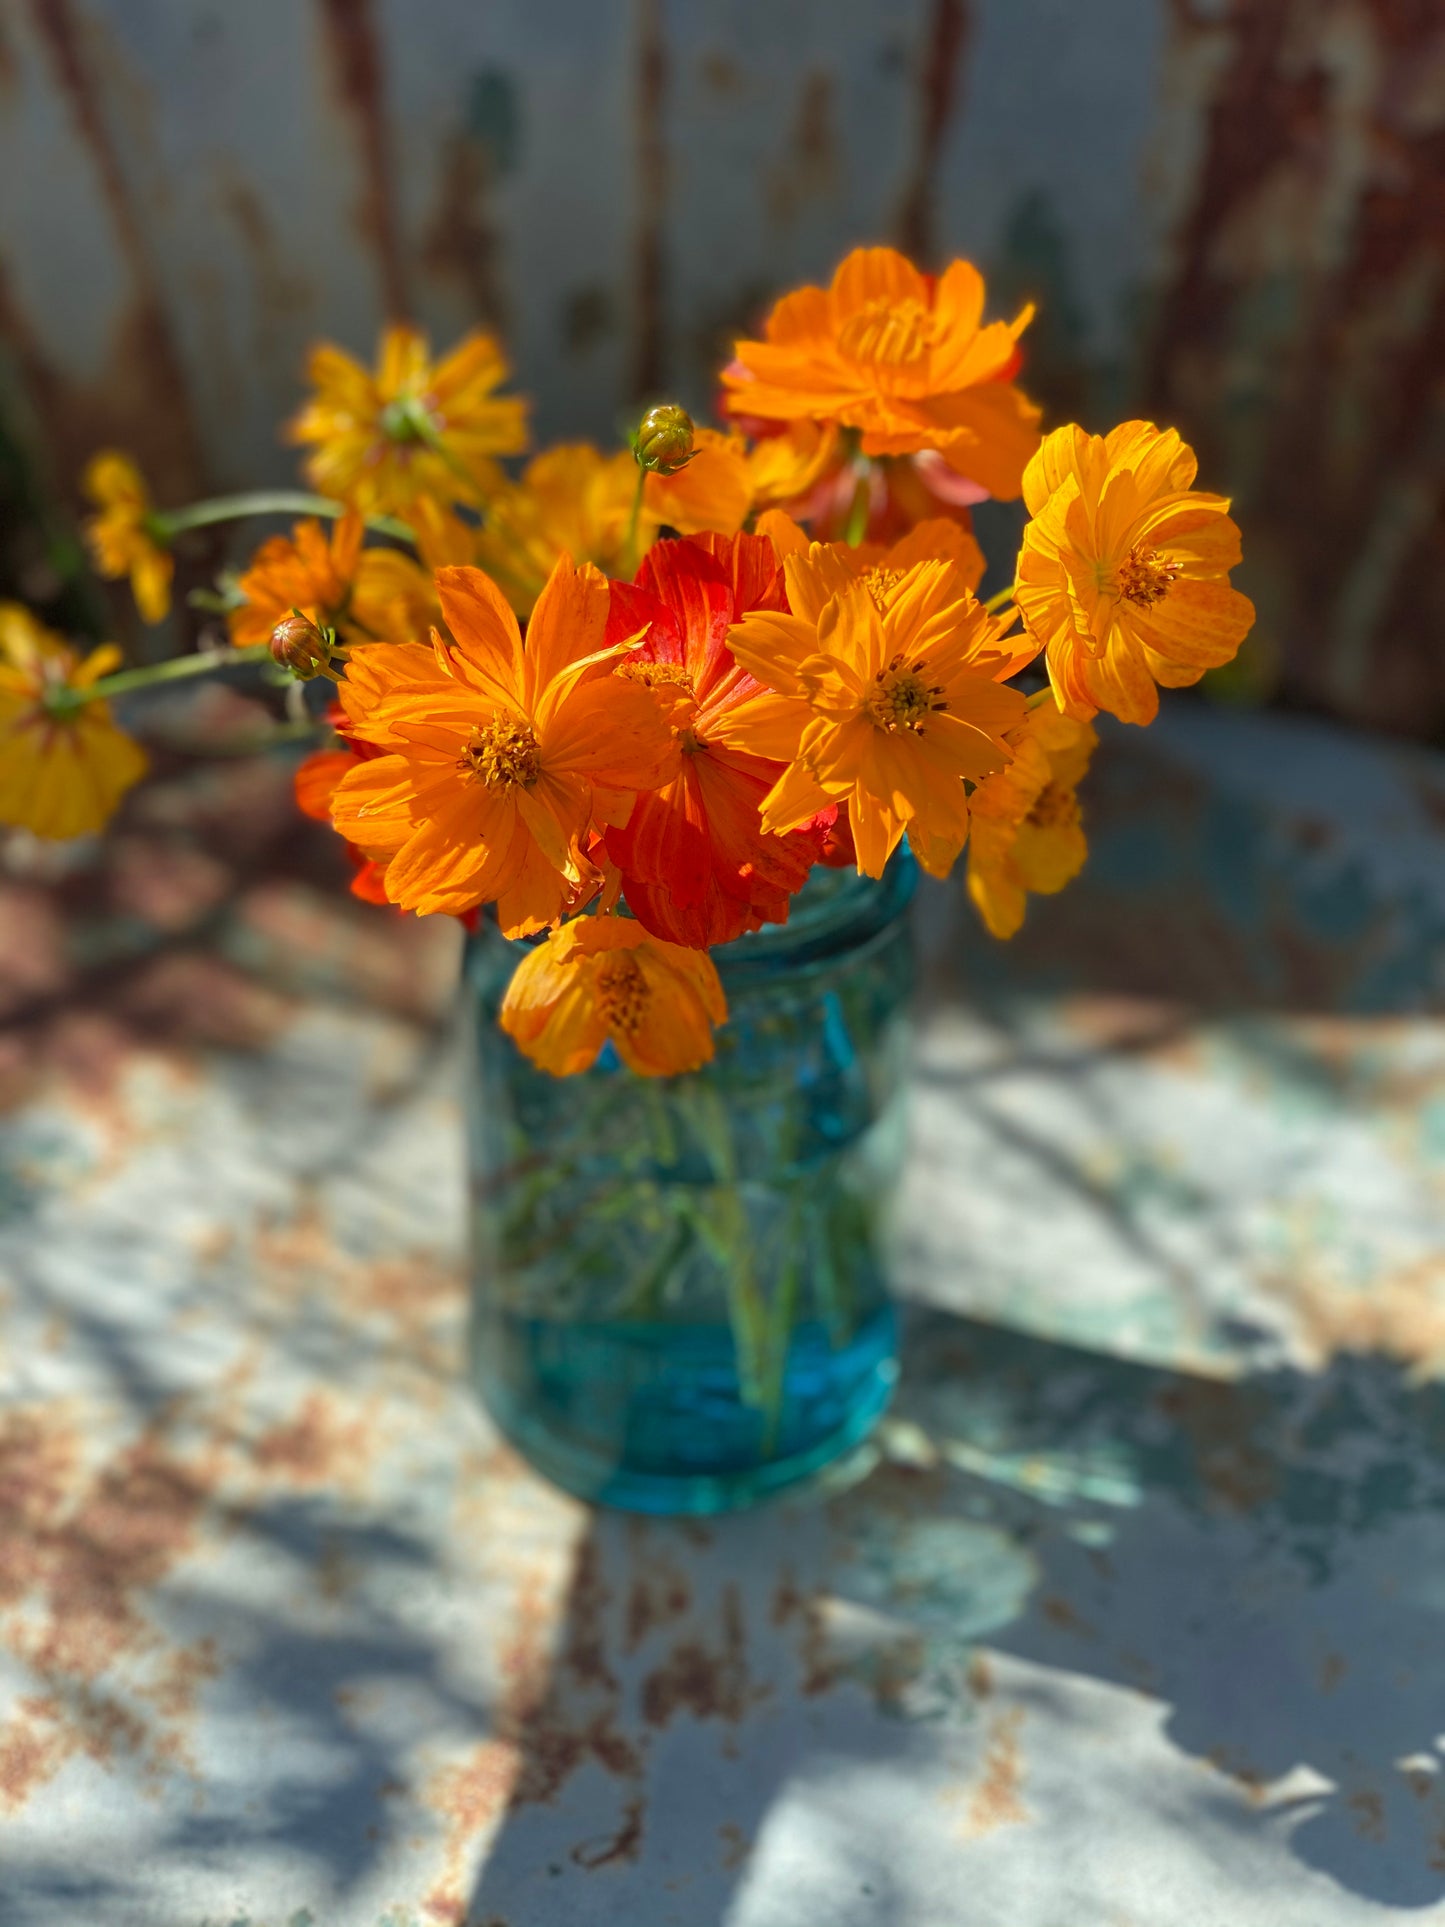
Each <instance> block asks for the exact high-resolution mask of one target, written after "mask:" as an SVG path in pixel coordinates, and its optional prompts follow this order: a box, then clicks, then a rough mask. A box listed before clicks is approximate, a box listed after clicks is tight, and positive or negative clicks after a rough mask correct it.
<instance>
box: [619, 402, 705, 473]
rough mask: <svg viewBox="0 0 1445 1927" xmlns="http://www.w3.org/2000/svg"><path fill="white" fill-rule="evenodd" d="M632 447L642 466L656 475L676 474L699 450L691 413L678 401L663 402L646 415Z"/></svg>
mask: <svg viewBox="0 0 1445 1927" xmlns="http://www.w3.org/2000/svg"><path fill="white" fill-rule="evenodd" d="M632 447H633V453H634V454H635V455H636V457H637V462H638V466H639V467H640V468H645V469H647V470H648V471H649V473H651V474H653V475H676V473H677V471H678V470H679V469H680V468H686V467H687V465H688V463H689V462H690V461H691V460H692V458H693V455H694V454H695V453H696V450H695V449H694V448H693V445H692V416H691V415H689V414H688V412H687V410H686V409H685V408H679V407H678V405H677V403H676V402H670V401H665V402H660V403H659V404H658V406H657V407H656V408H649V409H648V411H647V413H646V414H645V415H644V416H643V418H642V424H641V426H640V427H639V429H638V431H637V439H636V440H635V441H634V442H633V445H632Z"/></svg>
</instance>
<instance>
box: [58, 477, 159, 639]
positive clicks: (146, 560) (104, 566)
mask: <svg viewBox="0 0 1445 1927" xmlns="http://www.w3.org/2000/svg"><path fill="white" fill-rule="evenodd" d="M81 487H82V488H83V489H84V490H85V493H86V494H87V495H88V496H89V497H90V499H91V501H92V502H94V503H95V505H96V507H97V508H98V509H99V511H100V513H99V514H98V515H94V516H92V517H91V518H90V520H89V521H88V522H87V523H86V525H85V539H86V542H87V543H88V544H89V547H90V552H91V555H92V556H93V558H94V560H95V566H96V568H97V569H99V571H100V573H101V574H102V575H103V576H106V577H108V578H111V579H113V580H114V579H119V578H120V577H121V576H126V575H128V576H129V577H130V587H131V594H132V595H133V596H134V597H135V606H136V607H137V609H139V610H140V613H141V617H142V619H143V620H144V621H146V622H160V621H162V620H163V619H164V617H165V615H166V614H167V612H168V611H169V609H170V606H171V578H172V577H173V576H174V574H175V567H176V565H175V561H174V558H173V557H172V555H171V552H170V550H169V549H168V548H166V547H165V546H164V544H163V543H162V542H161V541H160V540H159V539H158V536H157V532H156V526H155V521H154V515H155V510H154V507H153V505H152V502H151V498H150V491H149V489H148V488H147V487H146V485H145V480H144V477H143V476H142V475H141V472H140V470H139V469H138V468H137V467H136V465H135V463H134V462H133V461H132V460H131V458H130V456H129V455H122V454H121V453H120V452H119V450H117V449H113V448H108V449H104V450H102V452H101V453H100V454H98V455H92V456H91V458H90V460H89V461H88V462H87V463H86V466H85V474H84V475H83V476H82V478H81Z"/></svg>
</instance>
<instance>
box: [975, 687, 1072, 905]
mask: <svg viewBox="0 0 1445 1927" xmlns="http://www.w3.org/2000/svg"><path fill="white" fill-rule="evenodd" d="M1098 741H1099V739H1098V737H1097V736H1096V735H1095V733H1094V729H1093V725H1092V724H1090V723H1085V722H1080V721H1079V720H1078V719H1077V718H1076V717H1073V716H1065V715H1063V714H1061V712H1060V711H1059V710H1058V709H1057V708H1056V707H1055V705H1054V702H1053V699H1052V697H1051V696H1049V695H1047V693H1046V694H1045V697H1044V700H1043V701H1042V702H1037V701H1036V702H1035V704H1034V706H1033V707H1032V708H1031V709H1030V710H1029V712H1028V715H1027V716H1026V717H1025V718H1024V721H1023V723H1022V724H1021V725H1020V727H1019V728H1018V729H1016V730H1013V731H1011V732H1010V735H1009V745H1010V747H1011V748H1012V750H1013V752H1014V760H1013V761H1012V762H1011V763H1010V764H1009V766H1008V768H1007V769H1005V770H1000V771H999V773H998V775H996V776H989V777H986V778H985V780H984V781H983V782H982V783H980V784H979V786H978V788H977V789H976V790H975V791H974V793H973V795H972V796H971V797H970V798H969V809H970V811H971V813H972V817H973V830H972V834H971V836H970V838H969V844H968V894H969V896H970V897H972V899H973V902H974V907H975V908H976V909H977V911H978V913H979V915H980V916H981V917H982V918H983V920H984V923H985V924H986V925H987V926H988V928H989V930H990V931H991V932H992V933H993V935H994V936H996V937H1011V936H1013V934H1014V933H1015V931H1016V930H1017V929H1018V928H1019V926H1020V924H1022V922H1023V920H1024V909H1025V906H1026V901H1027V897H1028V894H1029V892H1030V891H1032V892H1033V893H1034V894H1035V895H1037V896H1052V895H1054V893H1055V892H1056V891H1059V890H1062V889H1063V887H1064V885H1065V884H1066V883H1068V882H1070V881H1071V880H1072V879H1073V878H1074V877H1076V876H1077V875H1078V874H1079V871H1080V870H1081V869H1082V868H1083V866H1084V860H1085V858H1086V857H1087V856H1088V854H1089V850H1088V845H1087V843H1086V842H1085V841H1084V832H1083V827H1082V825H1081V823H1080V820H1079V800H1078V797H1077V796H1076V795H1075V791H1076V790H1077V788H1078V786H1079V783H1080V782H1081V781H1082V780H1083V777H1084V774H1085V772H1086V770H1087V769H1088V767H1089V759H1090V757H1091V756H1092V755H1093V753H1094V751H1095V749H1096V748H1097V747H1098Z"/></svg>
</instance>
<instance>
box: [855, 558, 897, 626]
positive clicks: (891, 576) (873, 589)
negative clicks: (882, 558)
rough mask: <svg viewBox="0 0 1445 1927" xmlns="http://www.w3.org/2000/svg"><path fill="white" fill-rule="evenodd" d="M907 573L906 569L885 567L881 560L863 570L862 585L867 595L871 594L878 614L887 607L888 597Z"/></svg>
mask: <svg viewBox="0 0 1445 1927" xmlns="http://www.w3.org/2000/svg"><path fill="white" fill-rule="evenodd" d="M907 573H908V571H907V569H890V568H886V567H885V566H884V564H883V563H881V562H879V563H877V564H876V565H875V566H874V567H873V568H871V569H868V570H867V571H865V573H864V576H863V586H864V588H865V589H866V590H867V591H868V593H869V595H870V596H872V598H873V607H874V608H875V609H876V610H877V611H878V613H879V615H882V614H883V613H884V611H885V610H886V609H887V607H888V598H889V597H890V596H891V595H892V594H893V591H894V590H895V589H896V588H897V587H898V585H899V583H900V582H901V581H902V580H903V578H904V576H905V575H907Z"/></svg>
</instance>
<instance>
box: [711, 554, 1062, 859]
mask: <svg viewBox="0 0 1445 1927" xmlns="http://www.w3.org/2000/svg"><path fill="white" fill-rule="evenodd" d="M784 570H785V574H786V579H787V589H788V605H789V611H790V613H788V614H786V615H780V614H775V613H773V612H771V611H768V610H759V611H757V612H755V613H754V614H752V615H750V616H748V617H746V618H745V619H744V621H743V622H742V623H741V624H740V625H739V626H738V627H736V628H734V629H733V630H731V631H730V633H729V637H728V640H729V642H730V644H731V646H732V650H733V654H734V655H735V656H736V658H737V660H738V661H739V662H740V663H741V664H742V665H743V667H744V668H746V669H750V670H751V671H752V672H753V674H754V675H755V676H757V678H758V679H759V681H760V682H763V683H766V684H767V686H768V687H769V688H770V689H772V690H774V691H775V692H777V698H778V700H777V703H776V705H775V707H774V708H773V709H771V710H768V711H762V712H760V714H759V717H758V722H757V724H756V725H755V726H754V727H753V728H751V729H750V730H749V731H748V735H747V737H746V738H745V739H744V740H745V741H748V742H749V746H751V747H753V748H754V749H755V750H756V751H757V752H758V753H760V754H764V755H768V754H771V755H775V756H778V755H781V756H787V757H789V758H790V759H791V760H790V761H789V766H788V769H787V770H786V772H785V774H784V775H783V776H782V777H781V778H780V779H779V780H778V782H777V783H776V784H775V785H774V787H773V789H772V790H771V791H770V792H769V794H768V796H767V798H766V800H765V802H764V805H763V828H764V829H765V830H774V831H784V830H789V829H793V828H795V827H796V826H797V825H799V824H800V823H803V822H806V821H808V820H809V819H810V818H812V817H813V816H815V815H816V814H817V812H818V811H819V810H820V809H822V808H824V807H825V806H826V805H827V804H829V803H842V802H843V801H844V800H845V799H846V801H847V805H848V817H849V823H850V826H851V829H852V833H853V842H854V846H855V849H856V852H857V861H858V868H859V870H860V871H861V872H863V873H864V874H866V875H868V876H875V877H876V876H881V875H882V874H883V868H884V865H885V864H886V863H887V861H888V858H889V857H890V856H891V855H892V853H893V851H894V850H895V849H896V848H897V846H898V844H899V842H900V840H901V839H902V837H903V835H904V833H905V831H906V832H907V835H908V841H909V844H910V847H911V848H912V850H913V853H914V855H915V856H916V857H917V858H918V860H919V862H920V863H921V864H922V865H923V867H924V869H925V870H927V871H928V872H929V873H930V875H933V876H946V875H947V874H948V872H949V870H950V869H951V868H952V866H953V863H954V861H955V860H956V858H957V856H958V853H959V851H960V850H961V849H962V848H963V845H964V841H965V839H966V838H967V836H968V822H969V813H968V796H967V792H966V790H965V787H964V785H965V782H971V783H980V782H982V781H983V779H984V778H985V777H987V776H991V775H992V774H993V773H994V772H995V771H996V770H1000V769H1002V768H1003V767H1004V766H1005V765H1006V764H1007V763H1008V761H1009V760H1010V757H1011V755H1012V751H1011V750H1010V748H1009V745H1008V741H1007V736H1008V732H1009V731H1010V730H1012V729H1015V728H1017V726H1018V725H1019V723H1020V722H1021V721H1022V720H1023V716H1024V698H1023V697H1022V695H1020V694H1019V692H1018V691H1017V690H1014V689H1008V688H1004V687H1002V686H1001V685H1002V682H1003V679H1004V678H1005V677H1007V676H1011V675H1013V674H1014V673H1015V671H1016V670H1017V669H1019V668H1020V667H1021V666H1022V664H1023V663H1024V662H1027V661H1028V660H1029V659H1030V657H1031V656H1032V655H1033V654H1034V649H1033V646H1032V645H1031V644H1030V645H1028V646H1027V647H1021V645H1020V643H1019V640H1018V639H1017V638H1010V637H1008V636H1007V634H1006V630H1007V628H1008V622H1009V619H1008V618H1006V617H999V618H995V617H991V616H989V615H988V614H987V612H986V611H985V610H984V609H983V608H982V606H981V605H980V604H979V603H978V601H977V600H976V599H975V598H974V596H973V594H972V592H971V591H970V590H969V588H968V586H967V583H966V581H965V580H964V579H963V577H962V575H961V574H960V571H959V569H958V567H957V565H956V564H955V563H953V562H950V561H946V560H936V561H929V562H916V563H914V564H912V566H911V567H908V568H906V569H901V570H890V569H885V568H881V567H876V566H875V567H874V568H872V569H870V570H868V572H867V573H866V574H865V575H864V576H862V577H861V578H859V577H858V576H856V575H855V574H854V572H853V565H852V563H851V561H850V560H849V559H848V558H847V553H846V551H839V550H838V549H834V548H824V547H822V546H821V545H818V544H814V546H813V547H812V548H810V549H809V550H808V551H807V553H806V554H799V553H794V554H791V555H788V556H787V557H786V560H785V562H784Z"/></svg>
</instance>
